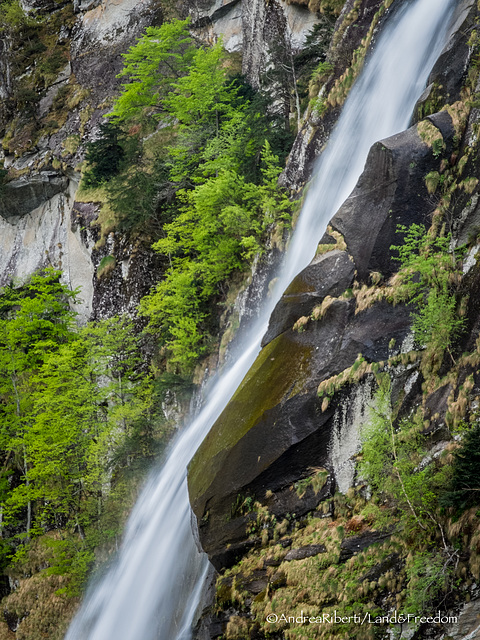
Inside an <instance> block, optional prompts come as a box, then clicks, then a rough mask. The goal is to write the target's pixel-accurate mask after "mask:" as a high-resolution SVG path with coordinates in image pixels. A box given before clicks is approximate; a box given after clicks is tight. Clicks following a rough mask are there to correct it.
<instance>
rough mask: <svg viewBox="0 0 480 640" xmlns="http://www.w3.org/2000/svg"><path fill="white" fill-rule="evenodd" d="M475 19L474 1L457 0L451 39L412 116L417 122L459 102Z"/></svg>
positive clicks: (435, 66)
mask: <svg viewBox="0 0 480 640" xmlns="http://www.w3.org/2000/svg"><path fill="white" fill-rule="evenodd" d="M475 17H476V3H475V0H461V2H459V3H458V4H457V6H456V7H455V15H454V17H453V20H452V26H451V29H450V32H451V35H450V38H449V39H448V42H447V44H446V45H445V47H444V49H443V51H442V53H441V55H440V57H439V58H438V60H437V62H436V63H435V65H434V67H433V69H432V72H431V73H430V76H429V79H428V82H427V87H426V89H425V91H424V92H423V94H422V96H421V97H420V99H419V101H418V104H417V107H416V109H415V114H416V118H417V119H421V118H424V117H425V116H427V115H429V114H431V113H434V112H435V111H436V110H437V109H439V108H440V107H441V106H442V105H445V104H452V103H454V102H456V101H457V100H458V99H459V98H460V93H461V90H462V87H463V86H464V82H465V77H464V75H465V72H466V70H467V67H468V64H469V61H470V58H471V56H472V53H473V48H472V46H471V44H469V38H470V35H471V32H472V30H473V29H474V24H475Z"/></svg>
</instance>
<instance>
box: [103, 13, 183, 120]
mask: <svg viewBox="0 0 480 640" xmlns="http://www.w3.org/2000/svg"><path fill="white" fill-rule="evenodd" d="M188 24H189V20H183V21H182V20H174V21H172V22H166V23H164V24H163V25H162V26H161V27H148V28H147V29H146V33H145V35H144V36H142V37H141V38H140V39H139V41H138V42H137V44H135V45H134V46H133V47H131V49H130V51H129V52H128V53H125V54H123V58H124V60H125V66H124V68H123V70H122V71H121V72H120V74H119V76H118V77H127V78H128V82H126V83H125V84H124V85H123V92H122V94H121V95H120V96H119V98H117V100H116V101H115V105H114V108H113V111H112V113H111V114H110V115H112V116H115V117H116V118H118V119H119V120H130V119H132V118H137V119H138V118H139V116H141V115H145V114H146V115H157V114H159V113H162V111H163V100H164V98H165V96H166V95H167V94H168V92H169V91H170V89H171V87H172V85H173V83H174V82H175V81H176V80H178V79H179V78H180V77H181V76H182V75H184V74H185V73H186V71H187V69H188V67H189V65H190V62H191V60H192V58H193V56H194V53H195V47H194V45H193V40H192V38H191V36H190V34H189V32H188Z"/></svg>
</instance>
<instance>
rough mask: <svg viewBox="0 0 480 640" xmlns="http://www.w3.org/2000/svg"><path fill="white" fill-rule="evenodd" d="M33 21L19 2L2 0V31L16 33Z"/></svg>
mask: <svg viewBox="0 0 480 640" xmlns="http://www.w3.org/2000/svg"><path fill="white" fill-rule="evenodd" d="M29 21H31V19H29V17H28V16H27V15H26V14H25V12H24V10H23V9H22V6H21V4H20V2H19V1H18V0H2V2H1V3H0V31H5V30H9V31H12V30H13V31H16V30H19V29H21V28H22V26H24V25H25V24H27V23H28V22H29Z"/></svg>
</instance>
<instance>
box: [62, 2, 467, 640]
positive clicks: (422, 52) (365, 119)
mask: <svg viewBox="0 0 480 640" xmlns="http://www.w3.org/2000/svg"><path fill="white" fill-rule="evenodd" d="M455 2H456V0H415V1H414V2H413V3H412V2H405V3H404V6H403V7H401V9H400V10H399V11H398V12H397V13H396V14H395V15H394V16H392V18H393V19H392V20H390V23H389V24H387V27H386V28H385V29H384V30H383V33H382V35H381V37H380V39H379V42H378V44H377V46H376V48H375V51H374V53H373V54H372V56H371V59H370V60H369V62H368V63H367V65H366V67H365V69H364V71H363V72H362V74H361V77H360V79H359V80H358V81H357V83H356V84H355V86H354V87H353V89H352V91H351V92H350V95H349V97H348V99H347V102H346V104H345V107H344V109H343V113H342V115H341V117H340V119H339V121H338V124H337V127H336V129H335V131H334V132H333V134H332V136H331V140H330V142H329V145H328V148H327V150H326V151H325V152H324V153H323V155H322V157H321V158H320V160H319V162H318V165H317V168H316V172H315V180H314V183H313V184H312V185H311V187H310V189H309V192H308V195H307V198H306V203H305V206H304V208H303V210H302V214H301V216H300V219H299V222H298V224H297V227H296V230H295V233H294V236H293V239H292V242H291V243H290V246H289V249H288V251H287V254H286V258H285V263H284V267H283V269H282V272H281V274H280V277H279V279H278V282H277V286H276V290H275V292H274V293H273V295H272V296H271V299H270V300H269V301H268V302H267V303H266V304H265V307H264V309H263V310H262V311H261V313H260V317H259V319H258V320H257V322H256V323H255V324H254V325H253V326H252V327H251V330H250V333H249V335H250V340H249V341H246V342H247V343H246V344H244V345H243V346H242V354H241V356H240V357H238V359H237V360H236V361H235V363H234V364H233V365H232V366H231V367H230V368H229V369H228V370H227V371H224V372H222V375H221V377H220V378H219V380H218V381H217V382H216V383H215V384H214V385H213V386H212V388H211V390H210V393H209V394H208V397H207V399H206V401H205V406H204V408H203V410H202V411H201V413H200V414H199V415H198V417H197V418H196V419H195V420H193V422H192V423H191V425H190V427H189V428H188V429H186V430H185V431H184V432H183V433H181V434H180V435H179V436H178V437H177V439H176V441H175V443H174V445H173V446H172V447H171V450H170V454H169V456H168V457H167V459H166V462H165V464H164V465H163V467H162V468H161V469H159V470H158V471H157V472H156V473H154V474H152V476H151V478H150V480H149V482H148V483H147V485H146V487H145V488H144V490H143V492H142V494H141V496H140V498H139V500H138V502H137V505H136V506H135V508H134V510H133V512H132V515H131V517H130V520H129V522H128V525H127V528H126V532H125V537H124V542H123V544H122V548H121V549H120V552H119V555H118V559H117V560H116V562H115V564H114V566H113V567H112V569H111V570H110V571H109V572H108V573H107V574H106V575H105V576H104V577H103V578H102V579H101V580H100V581H99V583H98V584H97V585H95V586H94V587H92V589H91V590H90V592H89V593H88V594H87V596H86V598H85V601H84V603H83V605H82V607H81V609H80V611H79V613H78V615H77V617H76V618H75V620H74V621H73V623H72V625H71V627H70V629H69V631H68V633H67V635H66V638H65V640H138V639H139V638H141V640H188V639H189V638H190V637H191V625H192V620H193V619H194V616H195V612H196V609H197V606H198V603H199V601H200V597H201V592H202V589H203V585H204V582H205V576H206V574H207V571H208V560H207V558H206V556H205V555H204V554H201V553H200V552H199V551H198V550H197V548H196V545H195V542H194V538H193V535H192V531H191V524H190V518H191V515H190V506H189V502H188V493H187V483H186V468H187V464H188V462H189V461H190V459H191V458H192V456H193V454H194V453H195V451H196V449H197V447H198V446H199V445H200V443H201V441H202V440H203V438H204V437H205V436H206V434H207V433H208V431H209V429H210V427H211V425H212V424H213V423H214V421H215V420H216V419H217V417H218V416H219V415H220V413H221V412H222V410H223V409H224V407H225V406H226V404H227V403H228V401H229V400H230V398H231V396H232V395H233V393H234V392H235V389H236V388H237V387H238V385H239V384H240V382H241V381H242V379H243V377H244V376H245V374H246V373H247V371H248V369H249V368H250V366H251V365H252V363H253V361H254V360H255V358H256V356H257V354H258V352H259V349H260V341H261V338H262V336H263V334H264V333H265V331H266V329H267V325H268V319H269V317H270V314H271V311H272V310H273V307H274V305H275V304H276V303H277V301H278V300H279V298H280V296H281V294H282V292H283V291H284V290H285V288H286V286H287V285H288V284H289V283H290V281H291V280H292V278H293V277H294V276H295V275H296V274H297V273H298V272H299V271H300V270H301V269H302V268H304V267H305V266H306V265H307V264H308V263H309V261H310V260H311V258H312V256H313V255H314V254H315V249H316V247H317V244H318V242H319V240H320V238H321V237H322V235H323V233H324V232H325V229H326V226H327V224H328V222H329V220H330V219H331V218H332V216H333V214H334V213H335V212H336V210H337V209H338V207H339V206H340V205H341V204H342V202H343V201H344V200H345V199H346V197H347V196H348V195H349V194H350V192H351V191H352V189H353V187H354V186H355V184H356V182H357V180H358V177H359V175H360V173H361V171H362V169H363V166H364V163H365V160H366V157H367V154H368V151H369V149H370V147H371V145H372V144H373V143H375V142H376V141H377V140H380V139H382V138H385V137H388V136H390V135H393V134H394V133H397V132H399V131H401V130H403V129H404V128H405V127H406V126H408V123H409V120H410V117H411V113H412V110H413V107H414V105H415V102H416V100H417V98H418V96H419V95H420V93H421V91H422V89H423V87H424V86H425V82H426V80H427V77H428V74H429V72H430V69H431V68H432V66H433V63H434V62H435V60H436V58H437V57H438V55H439V53H440V51H441V49H442V47H443V44H444V41H445V36H446V33H447V25H448V22H449V18H450V15H451V12H452V11H453V7H454V5H455Z"/></svg>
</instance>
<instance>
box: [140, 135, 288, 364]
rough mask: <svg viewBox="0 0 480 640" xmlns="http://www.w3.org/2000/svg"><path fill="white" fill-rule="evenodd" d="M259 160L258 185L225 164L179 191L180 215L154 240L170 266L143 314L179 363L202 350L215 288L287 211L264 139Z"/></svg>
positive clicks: (248, 256) (147, 299)
mask: <svg viewBox="0 0 480 640" xmlns="http://www.w3.org/2000/svg"><path fill="white" fill-rule="evenodd" d="M263 159H264V168H263V170H262V172H263V177H264V181H263V183H262V184H261V185H255V184H252V183H248V182H246V181H245V180H244V178H243V177H242V176H241V175H239V174H237V173H236V172H235V171H232V170H228V169H226V168H225V169H222V170H220V171H219V173H218V176H216V177H211V178H209V179H208V180H206V181H205V182H204V183H203V184H201V185H199V186H198V187H197V188H196V189H194V190H192V191H184V192H183V193H182V198H183V203H184V204H183V208H182V211H181V213H180V214H179V215H178V216H177V217H176V219H175V220H174V221H173V222H172V223H170V224H169V225H166V226H165V227H164V229H165V232H166V237H165V238H163V239H161V240H159V241H157V242H156V243H155V245H154V248H155V249H156V250H157V251H158V252H160V253H162V254H167V255H168V256H169V258H170V261H171V265H172V266H171V267H170V269H169V270H168V272H167V275H166V278H165V279H164V280H163V281H162V282H160V283H159V284H158V285H157V287H156V289H155V291H154V292H152V293H151V294H150V295H149V296H147V297H145V298H144V299H143V301H142V306H141V312H142V313H143V314H144V315H146V316H147V317H148V318H149V321H150V322H149V329H150V330H154V331H156V332H158V333H159V335H160V337H161V340H162V341H163V342H164V343H165V344H166V346H167V347H168V348H169V349H170V351H171V362H172V363H177V364H178V365H179V366H180V367H181V368H183V369H187V370H188V368H189V367H191V366H192V365H193V364H194V362H195V360H196V359H197V358H198V356H199V355H201V354H202V353H203V352H204V351H205V350H206V348H207V339H206V336H205V322H206V320H207V319H208V316H209V303H210V302H211V301H212V299H213V298H214V297H215V296H217V295H218V294H219V292H220V289H219V287H220V286H221V285H222V283H224V282H225V280H226V279H227V278H228V276H229V275H230V274H231V273H232V272H233V271H234V270H237V269H241V268H242V267H244V266H245V265H246V263H247V260H249V259H251V257H252V256H253V255H255V254H256V253H258V252H259V251H260V250H261V245H260V239H261V238H262V235H263V233H264V232H265V230H266V229H267V227H268V226H269V225H271V224H272V223H274V222H275V221H276V220H282V219H284V220H285V219H288V217H289V210H290V203H289V201H288V199H287V198H286V197H285V196H284V195H282V194H281V193H280V192H279V191H278V190H277V187H276V180H277V177H278V172H279V168H278V166H277V164H276V162H277V159H276V158H275V156H273V154H272V153H271V150H270V148H269V145H268V144H266V145H265V148H264V154H263Z"/></svg>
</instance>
